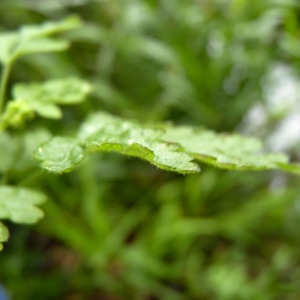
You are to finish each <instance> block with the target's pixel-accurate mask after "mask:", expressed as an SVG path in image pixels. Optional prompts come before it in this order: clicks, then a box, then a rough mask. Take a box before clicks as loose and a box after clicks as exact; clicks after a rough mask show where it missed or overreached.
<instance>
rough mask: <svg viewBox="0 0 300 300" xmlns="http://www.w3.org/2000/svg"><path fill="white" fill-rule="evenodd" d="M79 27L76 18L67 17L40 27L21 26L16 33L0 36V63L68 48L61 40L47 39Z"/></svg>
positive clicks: (64, 41) (78, 20)
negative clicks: (26, 55)
mask: <svg viewBox="0 0 300 300" xmlns="http://www.w3.org/2000/svg"><path fill="white" fill-rule="evenodd" d="M80 25H81V22H80V19H79V18H77V17H74V16H72V17H69V18H66V19H65V20H62V21H59V22H46V23H44V24H41V25H29V26H23V27H21V28H20V30H19V31H18V32H8V33H4V34H1V35H0V62H2V63H3V64H8V63H11V62H12V61H13V60H16V59H17V58H19V57H20V56H22V55H25V54H29V53H40V52H51V51H61V50H64V49H66V48H67V47H68V42H67V41H66V40H62V39H56V38H48V37H47V36H49V35H52V34H54V33H58V32H64V31H67V30H70V29H75V28H78V27H79V26H80Z"/></svg>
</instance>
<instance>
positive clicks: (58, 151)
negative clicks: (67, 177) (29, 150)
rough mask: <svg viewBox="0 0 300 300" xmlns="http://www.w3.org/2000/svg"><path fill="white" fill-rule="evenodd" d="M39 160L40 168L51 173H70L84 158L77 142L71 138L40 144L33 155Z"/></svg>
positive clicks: (61, 138)
mask: <svg viewBox="0 0 300 300" xmlns="http://www.w3.org/2000/svg"><path fill="white" fill-rule="evenodd" d="M33 157H34V158H35V159H38V160H41V161H42V163H41V167H43V168H45V169H46V170H48V171H50V172H53V173H63V172H68V171H71V170H72V169H73V168H74V167H75V166H76V165H78V164H79V163H80V162H82V161H83V160H84V158H85V153H84V151H83V149H82V147H80V145H79V143H78V141H77V140H76V139H73V138H63V137H55V138H53V139H52V140H50V141H49V142H46V143H44V144H42V145H41V146H40V147H39V148H38V149H37V150H36V151H35V152H34V154H33Z"/></svg>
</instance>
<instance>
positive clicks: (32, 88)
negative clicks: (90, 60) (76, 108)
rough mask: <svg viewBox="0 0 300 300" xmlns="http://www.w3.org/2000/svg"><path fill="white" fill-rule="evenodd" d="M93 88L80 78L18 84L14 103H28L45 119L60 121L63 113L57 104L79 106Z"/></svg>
mask: <svg viewBox="0 0 300 300" xmlns="http://www.w3.org/2000/svg"><path fill="white" fill-rule="evenodd" d="M90 91H91V86H90V84H89V83H87V82H86V81H84V80H81V79H78V78H73V77H71V78H64V79H54V80H49V81H46V82H44V83H31V84H18V85H16V86H15V87H14V89H13V97H14V99H16V100H14V101H20V99H22V100H23V101H26V103H27V104H28V105H29V106H30V107H31V108H32V110H34V111H35V112H36V113H37V114H39V115H40V116H42V117H44V118H51V119H59V118H61V117H62V112H61V110H60V108H59V107H58V106H57V105H56V104H64V105H70V104H77V103H80V102H83V101H84V100H85V99H86V95H87V94H88V93H89V92H90Z"/></svg>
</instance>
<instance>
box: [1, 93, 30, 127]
mask: <svg viewBox="0 0 300 300" xmlns="http://www.w3.org/2000/svg"><path fill="white" fill-rule="evenodd" d="M33 117H34V112H33V109H32V107H31V106H30V105H29V104H28V102H27V101H25V100H24V99H17V100H15V101H10V102H9V103H8V104H7V106H6V108H5V112H4V115H3V117H2V118H1V120H0V130H4V129H6V128H7V127H10V126H11V127H16V128H18V127H22V126H24V124H25V121H26V120H29V119H32V118H33Z"/></svg>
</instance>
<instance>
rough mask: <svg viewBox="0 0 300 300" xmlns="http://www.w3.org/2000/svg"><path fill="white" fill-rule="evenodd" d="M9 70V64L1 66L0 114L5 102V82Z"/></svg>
mask: <svg viewBox="0 0 300 300" xmlns="http://www.w3.org/2000/svg"><path fill="white" fill-rule="evenodd" d="M10 70H11V65H10V64H5V65H4V67H3V71H2V74H1V83H0V116H1V114H2V110H3V106H4V103H5V94H6V88H7V82H8V77H9V73H10Z"/></svg>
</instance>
